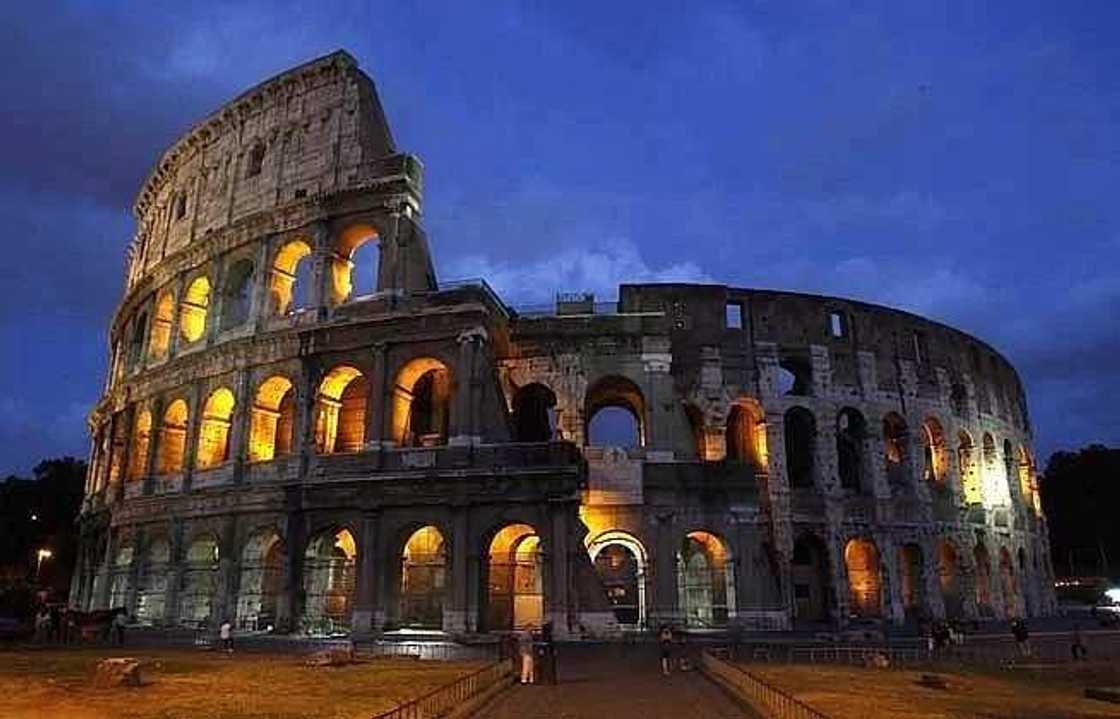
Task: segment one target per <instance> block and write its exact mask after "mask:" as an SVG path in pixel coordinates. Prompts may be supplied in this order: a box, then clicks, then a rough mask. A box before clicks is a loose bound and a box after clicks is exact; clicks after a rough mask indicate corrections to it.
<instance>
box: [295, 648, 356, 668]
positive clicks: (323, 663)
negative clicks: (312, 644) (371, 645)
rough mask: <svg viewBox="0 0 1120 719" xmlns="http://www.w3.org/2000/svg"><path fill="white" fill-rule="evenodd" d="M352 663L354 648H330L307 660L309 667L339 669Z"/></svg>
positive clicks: (316, 653)
mask: <svg viewBox="0 0 1120 719" xmlns="http://www.w3.org/2000/svg"><path fill="white" fill-rule="evenodd" d="M353 663H354V647H353V646H349V647H332V648H330V649H324V650H323V651H321V652H315V653H314V654H312V655H311V656H309V657H308V658H307V666H309V667H341V666H346V665H347V664H353Z"/></svg>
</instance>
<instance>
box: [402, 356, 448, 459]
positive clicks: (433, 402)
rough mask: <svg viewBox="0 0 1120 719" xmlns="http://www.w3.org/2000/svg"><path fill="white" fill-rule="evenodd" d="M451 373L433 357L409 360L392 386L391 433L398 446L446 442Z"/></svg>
mask: <svg viewBox="0 0 1120 719" xmlns="http://www.w3.org/2000/svg"><path fill="white" fill-rule="evenodd" d="M450 399H451V373H450V371H448V369H447V366H446V365H444V364H443V363H442V362H440V361H439V360H437V359H434V358H432V357H418V358H416V359H413V360H411V361H409V362H408V363H407V364H405V365H404V367H402V368H401V370H400V371H399V372H398V373H397V380H396V382H395V383H394V385H393V415H392V422H391V426H390V434H391V436H392V438H393V441H394V442H396V443H397V445H398V446H401V447H421V446H423V447H430V446H434V445H440V444H445V443H446V442H447V430H448V420H449V414H450V405H451V402H450Z"/></svg>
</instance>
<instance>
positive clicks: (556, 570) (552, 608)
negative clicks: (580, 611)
mask: <svg viewBox="0 0 1120 719" xmlns="http://www.w3.org/2000/svg"><path fill="white" fill-rule="evenodd" d="M572 511H573V506H572V505H570V504H568V503H566V502H565V503H560V502H557V503H553V504H551V505H550V506H549V515H550V516H549V524H550V532H549V534H550V535H551V536H550V538H549V539H550V540H551V541H550V542H549V545H550V552H549V566H550V567H551V577H549V579H550V581H549V584H548V596H547V597H546V600H547V603H546V606H545V611H546V612H547V620H546V621H551V622H552V628H553V630H554V631H555V632H556V633H557V634H558V635H560V636H563V635H564V634H566V633H567V631H568V629H569V627H570V625H571V622H570V621H569V618H570V614H569V611H570V609H571V604H570V600H571V597H570V596H569V594H570V592H569V588H570V587H571V584H572V582H571V562H572V557H571V556H569V555H570V552H571V547H570V546H569V545H570V541H569V540H570V532H571V527H570V523H569V516H570V513H571V512H572Z"/></svg>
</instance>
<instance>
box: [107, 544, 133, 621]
mask: <svg viewBox="0 0 1120 719" xmlns="http://www.w3.org/2000/svg"><path fill="white" fill-rule="evenodd" d="M133 553H134V551H133V547H132V540H131V538H127V537H126V538H124V539H123V540H121V541H120V542H119V544H118V546H117V548H116V552H115V553H114V555H113V567H112V577H111V579H110V580H109V606H110V607H111V608H114V609H115V608H117V607H123V608H125V609H129V607H128V593H129V590H130V589H131V588H132V582H131V578H132V557H133ZM130 611H131V610H130Z"/></svg>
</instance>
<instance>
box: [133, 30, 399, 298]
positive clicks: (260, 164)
mask: <svg viewBox="0 0 1120 719" xmlns="http://www.w3.org/2000/svg"><path fill="white" fill-rule="evenodd" d="M395 151H396V150H395V146H394V143H393V138H392V135H391V134H390V132H389V127H388V124H387V122H386V121H385V116H384V112H383V110H382V108H381V103H380V101H379V100H378V97H377V91H376V89H375V88H374V85H373V81H372V80H370V78H369V77H368V76H367V75H365V74H364V73H363V72H361V70H359V69H358V67H357V64H356V62H355V61H354V59H353V58H352V57H350V56H349V55H347V54H346V53H343V52H336V53H333V54H331V55H328V56H326V57H322V58H319V59H317V60H313V61H311V62H308V63H306V64H304V65H301V66H299V67H297V68H294V69H292V70H289V71H287V72H285V73H282V74H280V75H278V76H276V77H274V78H272V79H270V80H268V81H266V82H264V83H261V84H260V85H258V86H257V87H255V88H253V89H252V90H250V91H248V92H246V93H244V94H243V95H241V96H240V97H238V98H236V99H235V100H233V101H232V102H230V103H228V104H226V105H225V106H223V107H222V108H221V109H220V110H218V111H217V112H215V113H214V114H213V115H211V116H210V117H208V118H207V119H206V120H204V121H202V122H201V123H199V124H198V125H196V126H195V127H194V128H192V129H191V131H190V132H188V133H187V134H185V135H184V136H183V137H182V138H180V139H179V140H177V141H176V142H175V143H174V144H173V145H172V146H171V147H170V148H169V149H168V150H167V151H166V152H164V154H163V156H162V157H161V158H160V160H159V162H158V163H157V164H156V167H155V169H154V170H153V171H152V173H151V175H150V176H149V177H148V179H147V180H146V181H145V183H144V186H143V188H142V189H141V191H140V193H139V195H138V196H137V199H136V204H135V209H134V212H135V215H136V219H137V234H136V237H135V238H134V240H133V241H132V244H131V245H130V247H129V262H128V285H129V287H132V286H133V285H135V284H136V283H137V281H138V280H140V279H141V278H142V277H144V276H145V275H147V274H148V273H149V272H150V271H151V270H152V269H153V268H154V267H156V266H157V265H159V263H160V262H162V261H163V259H164V258H165V257H168V256H169V255H172V254H174V253H175V252H177V251H179V250H181V249H183V248H185V247H186V246H188V245H189V244H190V243H191V242H192V241H193V240H195V239H196V238H198V237H201V236H203V235H206V234H207V233H211V232H214V231H217V230H221V229H222V228H225V227H226V226H228V225H230V224H232V223H235V222H237V221H238V220H241V219H243V218H245V217H248V216H249V215H252V214H254V213H258V212H261V211H265V210H269V209H272V208H274V207H276V206H277V205H280V204H283V203H286V202H290V201H292V200H294V199H299V198H303V197H312V196H315V195H317V194H320V193H323V192H330V191H332V190H335V189H338V188H341V187H345V186H346V185H347V184H348V183H349V182H350V180H351V177H352V176H355V175H356V174H357V173H358V169H359V168H360V166H361V165H362V164H363V163H368V162H370V161H374V160H377V159H380V158H384V157H386V156H389V155H392V154H393V153H394V152H395Z"/></svg>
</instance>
